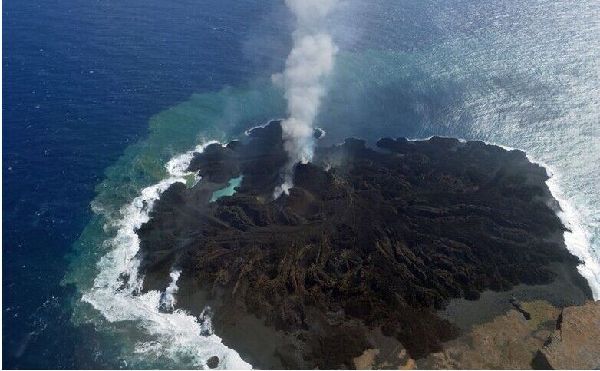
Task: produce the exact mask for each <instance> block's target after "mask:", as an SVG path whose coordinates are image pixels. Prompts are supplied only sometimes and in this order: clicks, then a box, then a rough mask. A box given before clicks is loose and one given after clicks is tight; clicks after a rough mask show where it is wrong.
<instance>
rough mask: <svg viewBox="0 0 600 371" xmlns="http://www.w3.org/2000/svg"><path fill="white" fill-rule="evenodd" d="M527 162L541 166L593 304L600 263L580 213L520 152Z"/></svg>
mask: <svg viewBox="0 0 600 371" xmlns="http://www.w3.org/2000/svg"><path fill="white" fill-rule="evenodd" d="M431 138H433V136H430V137H427V138H421V139H409V140H410V141H423V140H429V139H431ZM459 141H460V142H461V143H465V142H467V140H466V139H462V138H460V139H459ZM482 142H484V143H486V144H490V145H494V146H498V147H500V148H503V149H505V150H507V151H514V150H517V148H513V147H509V146H505V145H502V144H497V143H492V142H488V141H482ZM523 152H524V153H525V156H526V157H527V159H528V160H529V162H531V163H534V164H537V165H540V166H542V167H543V168H544V169H546V173H547V174H548V180H547V181H546V185H547V186H548V189H549V190H550V193H551V194H552V197H553V198H554V199H555V200H556V201H557V202H558V205H559V210H556V213H557V216H558V217H559V218H560V220H561V222H562V223H563V225H564V226H565V227H566V228H567V230H566V231H565V232H564V239H565V245H566V247H567V249H568V250H569V251H570V252H571V253H572V254H573V255H575V256H576V257H578V258H579V259H580V260H581V261H582V264H580V265H579V266H578V267H577V270H578V271H579V273H580V274H581V275H582V276H583V278H585V279H586V281H587V282H588V285H589V286H590V289H591V290H592V295H593V298H594V300H600V260H599V259H598V257H596V256H595V255H594V254H593V253H592V245H591V242H590V235H589V232H588V231H587V230H586V229H585V228H584V226H583V223H582V222H581V218H580V216H579V215H580V213H579V212H578V210H577V209H576V208H575V206H573V204H572V203H571V202H570V201H569V200H568V198H567V197H566V196H565V194H564V192H563V191H562V189H561V187H560V184H561V181H560V174H559V173H558V172H556V171H555V170H554V169H553V168H552V167H551V166H550V165H548V164H546V163H544V162H543V161H539V160H537V159H535V158H534V157H533V156H531V155H530V154H529V153H527V152H525V151H523Z"/></svg>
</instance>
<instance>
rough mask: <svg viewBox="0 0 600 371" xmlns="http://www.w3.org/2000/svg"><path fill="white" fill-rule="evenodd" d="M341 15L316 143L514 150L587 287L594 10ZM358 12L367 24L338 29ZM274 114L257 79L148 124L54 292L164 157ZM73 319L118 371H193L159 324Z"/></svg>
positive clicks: (593, 214) (383, 7)
mask: <svg viewBox="0 0 600 371" xmlns="http://www.w3.org/2000/svg"><path fill="white" fill-rule="evenodd" d="M347 7H348V8H347V9H346V10H344V11H341V12H340V13H339V14H338V15H336V17H337V19H336V21H335V22H334V24H333V26H332V28H333V30H332V32H333V34H334V35H337V40H339V43H340V47H341V51H340V53H339V55H338V58H337V60H336V67H335V69H334V73H333V75H332V76H331V77H330V79H329V81H328V93H327V95H326V97H325V99H324V102H323V105H322V107H321V111H320V114H319V116H318V119H317V121H318V122H317V125H318V126H319V127H322V128H323V129H325V131H326V132H327V135H326V137H325V139H324V141H326V142H330V143H336V142H338V141H341V140H342V139H343V138H344V137H347V136H357V137H363V138H367V139H369V140H376V139H378V138H379V137H382V136H406V137H411V138H419V137H427V136H431V135H445V136H455V137H461V138H465V139H479V140H486V141H489V142H493V143H497V144H501V145H504V146H509V147H515V148H519V149H523V150H525V151H526V152H527V153H528V155H529V156H530V157H531V158H532V159H534V160H536V161H540V162H543V163H544V164H546V165H548V166H549V167H550V168H551V169H552V170H553V177H552V178H551V182H550V186H551V189H552V190H553V192H554V193H555V195H556V196H557V197H559V198H560V200H561V206H563V209H564V211H565V213H564V214H565V215H564V220H565V222H567V223H569V228H571V230H572V232H573V233H571V234H568V235H566V239H567V244H568V245H569V247H570V248H571V249H572V251H574V252H575V253H577V254H578V255H579V256H581V257H582V258H584V259H585V260H586V264H587V265H586V267H585V268H584V269H582V273H584V275H585V276H586V278H588V280H589V281H590V283H591V285H592V286H593V287H594V288H595V289H596V290H597V288H596V287H598V286H594V285H596V284H598V283H600V271H598V268H597V267H598V264H599V263H598V261H599V255H600V189H599V188H598V187H599V185H598V184H600V183H599V181H600V179H599V174H600V132H599V130H600V128H599V127H598V125H599V123H600V111H599V110H600V101H599V100H598V99H599V98H598V97H599V96H600V90H599V89H600V88H599V87H600V81H599V72H600V69H599V66H598V61H599V60H600V32H599V31H600V29H599V25H598V22H597V21H596V20H595V17H594V14H596V15H597V14H599V12H600V5H598V4H597V3H596V2H591V1H590V2H585V1H584V2H578V3H576V4H573V3H571V2H566V1H565V2H560V1H559V2H549V1H536V2H527V3H525V2H522V3H518V2H517V3H514V2H498V3H496V4H481V3H479V2H469V1H464V2H452V3H451V4H447V3H443V2H423V3H422V4H421V5H415V4H412V3H407V2H398V3H394V4H390V3H389V2H384V1H375V2H373V3H372V4H370V6H369V8H368V9H366V8H365V7H364V6H363V5H362V4H360V3H358V2H352V1H351V2H349V3H348V5H347ZM357 12H367V15H369V16H370V17H365V18H359V19H358V20H357V21H356V24H355V26H356V27H355V29H354V30H351V31H348V29H349V28H348V27H349V26H348V25H349V24H351V22H350V20H352V19H354V18H352V16H353V14H354V15H355V14H357ZM411 17H413V18H411ZM415 17H416V18H415ZM411 22H412V23H411ZM396 26H397V27H396ZM273 72H277V71H273ZM283 116H285V101H284V99H283V96H282V92H281V91H279V90H277V89H276V88H274V87H273V86H272V85H271V82H270V80H269V79H267V78H265V79H264V80H258V81H256V82H255V83H252V84H247V85H246V86H238V87H230V88H224V89H222V90H220V91H217V92H214V93H204V94H199V95H193V96H192V97H190V99H189V100H187V101H185V102H183V103H181V104H178V105H176V106H173V107H171V108H169V109H168V110H166V111H163V112H160V113H158V114H157V115H155V116H153V117H152V119H151V120H150V132H149V134H148V136H147V138H145V139H143V140H141V141H140V142H138V143H136V144H134V145H132V146H130V147H129V148H128V149H127V150H126V152H125V154H124V155H123V156H122V157H121V158H120V159H119V160H118V161H117V162H116V163H115V164H114V165H113V166H111V167H110V168H108V170H107V171H106V178H105V180H104V181H103V182H102V183H101V184H100V185H99V186H98V187H97V189H96V191H97V196H96V198H95V200H94V202H93V203H92V209H93V210H94V216H93V218H92V220H91V222H90V223H89V224H88V225H87V227H86V228H85V230H84V231H83V233H82V235H81V237H80V239H79V240H78V242H77V243H76V251H75V253H74V254H73V257H72V259H71V270H70V273H69V274H68V275H67V277H66V278H65V282H68V283H72V284H73V285H75V286H76V287H77V290H78V292H79V293H87V292H89V291H90V288H91V287H92V286H93V284H94V280H95V279H97V277H98V274H99V273H102V269H105V268H106V266H102V264H101V266H100V268H99V267H98V265H97V264H98V262H99V261H101V258H102V257H103V256H105V255H106V254H108V253H110V252H111V251H114V250H115V248H116V247H115V244H114V243H107V242H106V241H114V238H115V236H118V232H119V230H120V228H121V227H122V225H121V224H119V222H118V221H120V220H123V219H124V218H126V217H127V214H125V215H123V214H122V212H121V210H122V208H123V207H124V206H126V205H129V204H131V203H132V201H133V200H134V198H135V197H138V196H139V195H140V192H141V191H142V189H147V188H146V187H149V186H152V185H153V184H156V183H158V182H160V181H161V180H163V179H166V178H172V177H173V176H174V175H173V173H169V171H168V170H167V169H166V168H165V165H166V164H167V162H168V161H169V160H170V159H172V158H173V157H174V156H176V155H179V154H183V153H185V152H186V151H190V150H192V149H193V148H194V147H195V146H196V145H198V144H200V143H202V142H205V141H207V140H213V139H216V140H219V141H227V140H229V139H232V138H235V137H237V136H239V135H243V134H242V133H243V131H244V130H245V129H247V128H249V127H252V126H255V125H257V124H261V123H264V122H265V121H267V120H269V119H272V118H280V117H283ZM186 176H188V175H185V174H183V178H185V177H186ZM184 181H185V179H184ZM152 197H154V196H152ZM134 204H135V203H134ZM115 221H117V222H116V223H115ZM595 293H596V296H598V295H599V292H598V291H595ZM149 300H150V298H149ZM138 304H139V303H138ZM74 308H75V315H74V317H73V321H74V322H75V323H77V324H84V323H88V324H89V323H92V324H94V326H95V328H96V332H95V333H96V334H98V335H96V336H98V338H99V340H98V341H99V342H107V343H108V342H113V343H114V342H115V341H116V344H117V345H116V346H114V345H113V346H112V348H111V349H112V351H114V352H115V357H117V358H118V359H120V360H122V362H123V365H126V366H127V367H161V366H162V367H183V368H186V367H197V366H198V359H197V358H195V356H194V354H196V353H194V352H197V350H198V349H197V348H194V346H190V344H192V345H193V344H195V346H196V347H197V346H199V345H198V343H195V342H194V341H191V342H190V343H186V344H184V345H182V346H181V348H180V350H181V351H180V352H177V351H176V352H174V351H173V348H172V347H169V346H168V345H167V344H166V342H168V341H169V338H165V337H164V336H165V335H164V334H165V333H164V332H161V331H162V330H161V331H158V330H156V329H155V328H154V327H153V326H154V325H155V324H156V323H158V322H159V321H160V320H162V317H161V318H159V319H157V321H158V322H156V323H155V322H152V324H151V325H152V326H150V325H148V324H147V323H144V320H143V319H140V318H141V317H140V316H133V315H132V317H131V319H129V320H122V319H119V320H116V321H113V322H111V318H108V317H107V316H106V315H105V313H104V312H102V311H101V310H100V311H99V310H98V308H94V307H93V306H92V305H90V302H89V301H88V302H82V301H79V300H75V302H74ZM134 309H135V308H132V311H134ZM138 310H140V308H137V309H135V311H138ZM106 313H108V312H106ZM119 318H121V317H119ZM179 319H181V318H179ZM207 346H208V345H207ZM107 349H108V348H107ZM215 351H216V350H215ZM200 363H201V362H200Z"/></svg>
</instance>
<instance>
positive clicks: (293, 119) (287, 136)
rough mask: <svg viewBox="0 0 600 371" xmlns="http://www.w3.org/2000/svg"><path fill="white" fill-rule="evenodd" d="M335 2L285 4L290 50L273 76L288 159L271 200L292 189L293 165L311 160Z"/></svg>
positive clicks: (329, 61) (331, 51)
mask: <svg viewBox="0 0 600 371" xmlns="http://www.w3.org/2000/svg"><path fill="white" fill-rule="evenodd" d="M336 3H337V0H286V5H287V6H288V8H289V9H290V10H291V11H292V12H293V13H294V15H295V16H296V30H295V31H294V34H293V41H294V46H293V48H292V51H291V52H290V55H289V56H288V58H287V61H286V65H285V71H284V72H283V73H282V74H278V75H275V76H273V80H274V81H275V82H276V83H278V84H281V85H282V86H283V88H284V90H285V98H286V99H287V102H288V115H289V117H288V118H287V119H286V120H284V121H283V122H282V123H281V126H282V129H283V139H284V141H285V149H286V151H287V152H288V155H289V157H290V166H289V168H288V171H287V174H286V179H285V183H284V184H283V185H281V186H280V187H278V189H276V190H275V197H278V196H279V195H280V194H281V193H282V192H286V193H287V191H288V189H289V188H290V187H291V186H292V184H291V183H292V181H291V168H292V166H293V165H294V164H295V163H297V162H302V163H306V162H308V161H310V160H311V159H312V156H313V149H314V139H313V123H314V121H315V118H316V116H317V113H318V111H319V105H320V102H321V98H322V97H323V95H324V94H325V88H324V86H323V81H324V79H325V77H326V76H327V75H328V74H329V73H330V72H331V70H332V69H333V62H334V58H335V54H336V52H337V48H336V46H335V44H334V43H333V40H332V39H331V36H330V35H329V34H328V33H327V31H326V29H327V17H328V15H329V14H330V13H331V11H332V10H333V8H334V6H335V5H336Z"/></svg>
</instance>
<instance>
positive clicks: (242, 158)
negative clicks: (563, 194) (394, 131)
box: [138, 122, 591, 368]
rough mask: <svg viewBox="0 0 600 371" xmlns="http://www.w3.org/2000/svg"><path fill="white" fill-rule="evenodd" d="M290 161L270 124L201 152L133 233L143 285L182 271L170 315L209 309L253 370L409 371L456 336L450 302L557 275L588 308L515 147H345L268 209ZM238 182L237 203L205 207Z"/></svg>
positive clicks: (449, 142)
mask: <svg viewBox="0 0 600 371" xmlns="http://www.w3.org/2000/svg"><path fill="white" fill-rule="evenodd" d="M286 163H287V156H286V153H285V151H284V149H283V142H282V139H281V127H280V125H279V123H278V122H272V123H270V124H269V125H267V126H266V127H264V128H257V129H254V130H253V131H251V132H250V134H249V137H248V138H247V139H246V140H244V141H234V142H231V143H229V144H228V145H227V146H225V147H222V146H220V145H211V146H209V147H208V148H206V150H205V152H203V153H201V154H197V155H196V156H195V158H194V160H193V161H192V163H191V165H190V170H191V171H197V172H198V173H199V174H200V175H201V176H202V180H201V181H200V182H199V183H198V184H196V185H195V186H193V187H191V188H187V187H186V186H184V185H183V184H175V185H173V186H172V187H171V188H170V189H169V190H167V191H166V192H165V193H164V194H163V196H162V197H161V199H160V201H159V202H158V203H157V205H156V206H155V208H154V210H153V212H152V214H151V220H150V221H149V222H148V223H147V224H146V225H144V226H143V227H142V228H141V229H140V230H139V231H138V234H139V235H140V238H141V241H142V248H141V253H140V257H141V259H142V267H141V269H142V273H143V274H144V276H145V282H144V289H145V290H151V289H158V290H163V289H164V288H165V287H166V286H167V285H168V282H169V271H170V270H171V269H173V268H174V267H176V268H179V269H181V270H182V277H181V279H180V281H179V285H180V291H179V294H178V298H177V299H178V304H177V307H178V308H183V309H186V310H189V311H191V312H192V313H195V314H200V313H201V312H202V310H203V309H204V307H205V306H206V305H210V306H211V307H212V308H213V310H214V313H215V314H214V319H213V320H214V327H215V330H216V332H217V334H219V335H220V336H221V337H222V338H223V339H224V342H225V343H226V344H228V345H230V346H232V347H233V348H234V349H236V350H238V351H239V352H240V354H241V355H242V356H243V357H244V358H245V359H246V360H248V361H249V362H250V363H252V364H253V366H255V367H258V368H273V367H286V368H287V367H289V368H315V367H318V368H338V367H343V368H353V367H360V365H364V364H369V362H370V360H371V359H375V358H377V359H378V360H379V361H380V362H382V363H381V365H384V366H385V367H387V366H394V367H397V366H398V365H405V364H404V363H405V362H407V364H406V365H408V366H411V364H410V362H413V361H412V360H413V359H426V357H428V356H429V355H431V354H432V353H439V352H442V351H443V349H444V347H443V344H444V343H445V342H448V341H451V340H452V339H456V338H459V337H460V336H461V333H464V332H465V329H464V328H461V327H460V326H458V325H457V324H455V323H453V322H454V321H453V319H452V318H451V317H448V316H442V315H440V311H441V310H443V309H444V308H446V306H447V305H448V303H449V302H451V300H452V299H457V298H465V299H467V300H469V301H475V300H477V299H478V298H479V297H480V294H481V293H482V292H484V291H486V290H487V291H490V290H491V291H495V292H498V291H499V292H505V291H507V290H512V289H513V288H514V287H515V286H517V285H522V284H525V285H539V286H540V287H542V286H544V285H550V284H552V283H553V282H555V281H557V280H561V284H563V286H561V287H568V289H569V290H568V291H569V293H568V294H565V295H568V296H569V298H570V299H569V300H570V301H572V302H573V303H574V304H581V303H583V301H585V299H587V298H591V293H590V290H589V288H588V287H587V284H586V283H585V281H584V280H583V279H582V278H581V277H579V276H578V274H577V272H576V266H577V264H578V260H577V259H576V258H575V257H574V256H572V255H571V254H570V253H569V252H568V251H567V250H566V248H565V246H564V241H563V238H562V233H563V228H564V227H563V226H562V224H561V223H560V220H559V219H558V218H557V216H556V214H555V212H554V211H553V209H552V207H555V205H554V200H553V199H552V198H551V195H550V193H549V191H548V189H547V187H546V184H545V181H546V180H547V175H546V172H545V170H544V169H543V168H542V167H540V166H538V165H535V164H532V163H530V162H529V161H528V160H527V158H526V157H525V154H524V153H523V152H520V151H506V150H503V149H501V148H499V147H496V146H492V145H486V144H484V143H482V142H466V143H463V142H459V141H458V140H455V139H447V138H438V137H434V138H431V139H430V140H427V141H419V142H410V141H407V140H405V139H403V138H400V139H389V138H386V139H382V140H380V141H379V142H378V143H377V148H376V149H371V148H368V147H367V146H366V144H365V142H363V141H360V140H356V139H348V140H346V142H345V143H344V144H342V145H339V146H332V147H323V148H317V150H316V153H315V158H314V161H313V163H309V164H304V165H302V164H297V165H296V166H295V167H294V169H293V171H294V173H293V174H294V188H292V189H291V190H290V193H289V195H283V196H282V197H279V198H278V199H275V200H273V197H272V193H273V190H274V188H275V187H276V186H277V185H279V184H281V182H282V171H283V170H282V169H283V168H284V167H285V165H286ZM238 176H243V181H242V184H241V186H240V187H238V189H237V192H236V193H235V194H234V195H233V196H230V197H223V198H221V199H219V200H217V201H216V202H209V201H210V199H211V197H212V195H213V192H214V191H215V190H217V189H220V188H223V187H225V186H226V185H227V182H228V181H229V180H230V179H231V178H234V177H238ZM556 266H560V271H561V272H567V273H566V274H557V270H556V269H555V267H556ZM565 276H568V277H570V278H569V279H568V280H564V277H565ZM563 281H564V282H563ZM565 285H566V286H565ZM532 287H537V286H532ZM560 295H562V293H561V294H560ZM548 300H551V298H549V299H548ZM555 304H556V303H555ZM365 352H366V353H365ZM361 357H362V358H361ZM357 362H358V363H357ZM361 362H362V363H361ZM386 365H387V366H386ZM382 367H383V366H382ZM507 367H508V365H507Z"/></svg>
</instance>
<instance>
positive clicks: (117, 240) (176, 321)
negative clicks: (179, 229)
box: [82, 141, 251, 369]
mask: <svg viewBox="0 0 600 371" xmlns="http://www.w3.org/2000/svg"><path fill="white" fill-rule="evenodd" d="M213 143H217V142H214V141H213V142H208V143H205V144H203V145H200V146H198V147H197V148H195V149H194V150H192V151H189V152H186V153H184V154H181V155H179V156H176V157H174V158H173V159H171V160H170V161H169V162H168V163H167V164H166V169H167V171H168V173H169V176H168V177H167V178H166V179H164V180H162V181H160V182H159V183H157V184H154V185H152V186H149V187H146V188H144V189H142V191H141V193H140V195H139V196H138V197H136V198H135V199H134V200H133V201H132V202H131V203H130V204H128V205H126V206H125V207H123V208H122V209H121V211H120V214H121V217H120V219H118V220H115V221H113V222H112V224H113V226H114V227H116V230H117V233H116V236H115V237H114V238H112V239H110V240H107V241H105V244H106V245H107V247H109V248H110V252H109V253H107V254H106V255H105V256H104V257H102V258H101V259H100V261H99V262H98V268H99V273H98V275H97V276H96V278H95V279H94V284H93V287H92V288H91V289H90V290H88V291H87V292H85V293H84V294H83V296H82V301H84V302H86V303H89V304H91V305H92V306H93V307H94V308H95V309H96V310H98V311H99V312H100V313H101V314H102V316H103V317H104V318H105V319H106V320H107V321H109V322H111V323H119V322H123V321H135V323H136V324H137V325H138V328H140V329H141V330H142V331H143V332H144V333H145V334H147V335H149V336H150V337H151V340H146V341H139V342H137V343H136V344H135V348H134V353H135V354H137V355H140V354H141V355H147V356H149V357H152V356H154V357H158V356H161V357H168V358H170V359H172V360H174V361H175V362H177V361H183V360H188V361H189V360H191V361H190V362H191V364H192V366H194V367H202V368H208V366H207V364H206V361H207V360H208V359H209V358H210V357H212V356H217V357H218V358H219V360H220V362H219V368H224V369H249V368H251V365H250V364H248V363H247V362H245V361H244V360H243V359H242V358H241V357H240V356H239V354H238V353H237V352H235V350H233V349H230V348H228V347H227V346H225V345H224V344H223V342H222V340H221V338H219V337H218V336H216V335H214V334H213V333H212V331H210V332H209V333H207V332H206V329H207V326H208V327H209V328H210V326H211V324H210V318H206V316H205V315H203V316H202V317H203V318H201V320H200V321H199V319H198V318H196V317H194V316H192V315H190V314H189V313H187V312H185V311H183V310H180V309H174V310H172V311H169V312H164V311H161V310H159V308H160V305H161V297H163V296H166V297H168V300H171V302H172V304H173V305H174V304H175V298H174V295H175V293H176V292H177V289H178V287H177V280H178V279H179V276H180V274H181V273H180V272H179V271H177V270H174V271H172V272H171V280H172V281H171V283H170V285H169V286H168V287H167V288H165V293H161V292H159V291H156V290H153V291H149V292H146V293H142V291H141V289H142V283H143V277H140V276H139V265H140V261H139V259H138V258H137V254H138V251H139V248H140V240H139V237H138V235H137V233H136V231H137V230H138V229H139V228H140V227H141V226H142V225H143V224H144V223H146V222H148V220H149V219H150V212H151V210H152V208H153V207H154V204H155V203H156V201H157V200H158V199H159V198H160V196H161V194H162V193H163V192H164V191H166V190H167V189H168V188H169V187H170V186H171V185H173V184H175V183H178V182H180V183H185V181H186V180H185V177H187V176H190V175H193V174H192V173H189V172H187V168H188V167H189V164H190V161H191V160H192V158H193V156H194V153H197V152H202V151H203V150H204V148H205V147H206V146H207V145H209V144H213ZM203 333H204V335H203Z"/></svg>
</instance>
